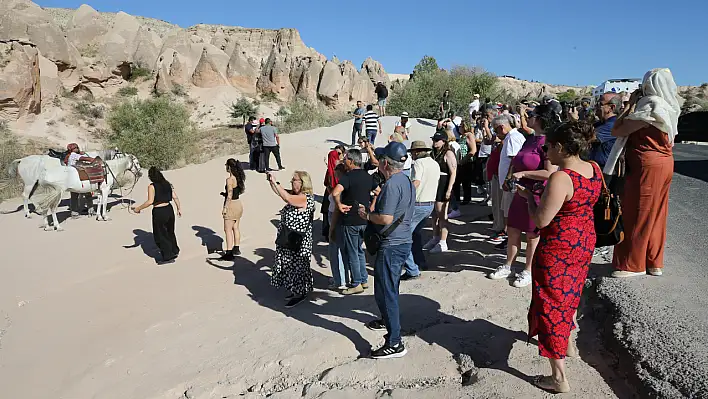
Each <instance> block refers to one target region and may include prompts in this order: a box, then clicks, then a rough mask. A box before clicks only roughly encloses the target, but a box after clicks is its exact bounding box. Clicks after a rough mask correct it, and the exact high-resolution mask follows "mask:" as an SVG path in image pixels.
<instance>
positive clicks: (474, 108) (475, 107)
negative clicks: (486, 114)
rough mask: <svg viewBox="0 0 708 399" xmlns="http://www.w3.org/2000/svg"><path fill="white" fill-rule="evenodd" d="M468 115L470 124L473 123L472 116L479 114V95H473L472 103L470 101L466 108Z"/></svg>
mask: <svg viewBox="0 0 708 399" xmlns="http://www.w3.org/2000/svg"><path fill="white" fill-rule="evenodd" d="M468 110H469V114H470V122H474V116H475V115H476V113H477V112H479V94H475V95H474V101H472V102H471V103H470V105H469V107H468Z"/></svg>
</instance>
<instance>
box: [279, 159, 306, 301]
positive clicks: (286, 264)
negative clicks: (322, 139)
mask: <svg viewBox="0 0 708 399" xmlns="http://www.w3.org/2000/svg"><path fill="white" fill-rule="evenodd" d="M268 182H270V187H271V189H272V190H273V192H274V193H275V194H277V195H278V196H279V197H280V198H282V199H283V201H285V202H286V205H285V206H284V207H283V209H282V210H281V211H280V224H279V225H278V234H280V233H281V231H283V229H284V228H288V229H289V230H291V231H293V232H296V233H300V234H301V235H302V243H301V244H300V245H299V249H297V250H292V249H289V248H285V247H284V246H281V245H279V244H277V243H276V247H275V264H274V265H273V269H272V275H271V284H272V285H273V286H275V287H285V288H286V289H287V290H288V291H290V294H289V295H288V296H287V297H286V299H287V300H288V302H287V304H286V305H285V307H288V308H291V307H293V306H296V305H298V304H300V303H302V302H303V301H305V299H306V298H307V295H308V294H309V293H310V292H312V284H313V281H312V271H311V270H310V262H311V258H312V220H313V217H314V213H315V198H314V196H313V190H312V179H311V178H310V175H309V174H308V173H307V172H304V171H295V173H293V177H292V180H291V184H292V188H291V189H290V190H286V189H285V188H283V187H282V186H281V185H280V182H277V181H275V178H274V177H273V175H272V174H270V173H268Z"/></svg>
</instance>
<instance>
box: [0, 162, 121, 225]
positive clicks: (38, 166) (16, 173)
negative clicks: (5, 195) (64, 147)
mask: <svg viewBox="0 0 708 399" xmlns="http://www.w3.org/2000/svg"><path fill="white" fill-rule="evenodd" d="M86 156H88V157H91V158H96V157H101V159H103V160H104V161H108V160H111V159H113V158H118V157H121V156H125V154H123V153H121V152H118V151H117V150H101V151H95V152H94V151H87V152H86ZM61 166H62V164H61V161H60V160H59V159H58V158H54V157H50V156H49V155H30V156H27V157H24V158H21V159H15V160H14V161H12V163H10V165H9V166H8V168H7V174H8V176H10V178H11V179H15V178H17V177H19V179H20V180H22V185H23V186H24V189H23V190H22V202H23V206H24V211H25V217H26V218H28V219H29V218H31V217H32V216H31V215H30V211H29V202H30V197H31V196H32V194H33V192H34V191H35V190H36V189H37V184H38V181H39V177H40V176H41V175H42V173H44V171H45V170H47V169H50V168H58V167H61ZM5 184H8V183H7V182H5Z"/></svg>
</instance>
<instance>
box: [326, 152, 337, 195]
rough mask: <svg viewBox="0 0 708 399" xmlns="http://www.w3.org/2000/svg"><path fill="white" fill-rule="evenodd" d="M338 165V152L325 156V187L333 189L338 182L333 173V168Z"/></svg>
mask: <svg viewBox="0 0 708 399" xmlns="http://www.w3.org/2000/svg"><path fill="white" fill-rule="evenodd" d="M338 163H339V152H337V150H332V151H330V152H329V154H327V174H326V175H325V186H327V188H329V187H335V186H336V185H337V183H339V181H338V180H337V176H336V175H335V173H334V168H336V167H337V164H338Z"/></svg>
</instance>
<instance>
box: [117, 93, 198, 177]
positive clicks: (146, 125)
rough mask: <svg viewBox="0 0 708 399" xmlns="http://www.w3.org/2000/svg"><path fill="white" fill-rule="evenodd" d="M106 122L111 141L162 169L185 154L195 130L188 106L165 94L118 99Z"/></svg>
mask: <svg viewBox="0 0 708 399" xmlns="http://www.w3.org/2000/svg"><path fill="white" fill-rule="evenodd" d="M108 126H110V128H111V133H110V135H109V138H108V139H109V141H110V143H111V144H112V145H115V146H117V147H118V148H120V149H121V151H124V152H126V153H129V154H133V155H135V156H137V157H138V159H140V162H141V164H142V165H144V166H148V167H149V166H157V167H158V168H162V169H168V168H170V167H172V166H174V165H175V164H176V162H177V161H179V160H181V159H184V158H185V157H186V156H187V152H188V150H189V145H190V143H192V141H193V138H194V137H195V133H196V129H195V127H194V124H193V123H192V122H191V121H190V120H189V112H188V111H187V109H186V108H185V107H184V106H183V105H181V104H178V103H175V102H173V101H171V100H170V99H169V98H166V97H160V98H151V99H147V100H135V101H126V102H124V103H121V104H119V105H118V106H116V107H115V108H113V110H111V112H110V114H109V116H108Z"/></svg>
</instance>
